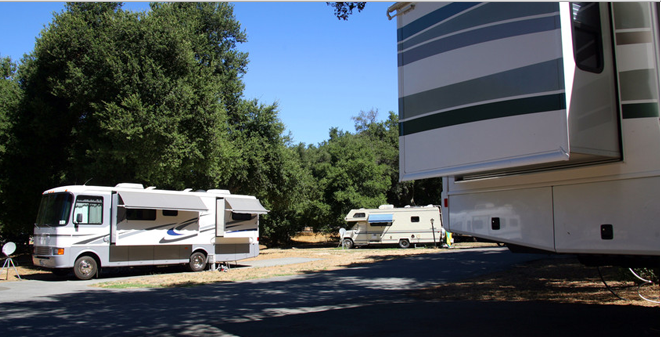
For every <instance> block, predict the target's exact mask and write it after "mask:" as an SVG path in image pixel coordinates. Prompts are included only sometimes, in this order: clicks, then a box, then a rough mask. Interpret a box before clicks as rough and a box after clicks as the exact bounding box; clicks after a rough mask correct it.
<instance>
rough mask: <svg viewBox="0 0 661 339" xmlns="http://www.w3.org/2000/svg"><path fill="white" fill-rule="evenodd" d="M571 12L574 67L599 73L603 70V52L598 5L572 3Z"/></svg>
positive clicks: (594, 3)
mask: <svg viewBox="0 0 661 339" xmlns="http://www.w3.org/2000/svg"><path fill="white" fill-rule="evenodd" d="M571 10H572V22H573V25H572V26H573V40H574V59H575V61H576V66H577V67H578V68H579V69H582V70H584V71H586V72H593V73H601V72H602V71H603V70H604V51H603V45H602V43H601V18H600V13H599V3H597V2H574V3H572V4H571Z"/></svg>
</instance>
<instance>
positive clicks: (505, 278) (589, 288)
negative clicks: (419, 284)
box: [0, 234, 660, 307]
mask: <svg viewBox="0 0 661 339" xmlns="http://www.w3.org/2000/svg"><path fill="white" fill-rule="evenodd" d="M294 240H295V241H296V244H297V245H296V246H295V247H293V248H291V249H277V248H264V249H262V250H261V251H260V255H259V257H257V258H253V259H247V260H242V261H240V262H239V264H241V265H240V266H243V267H241V268H231V269H230V270H229V271H226V272H218V271H214V272H199V273H187V272H185V273H184V271H185V269H184V268H182V267H181V266H179V267H174V268H163V269H154V270H152V271H150V270H146V271H145V269H142V270H143V271H139V272H138V273H136V272H132V273H129V274H128V278H123V279H120V280H116V281H112V282H103V283H99V284H97V285H96V286H98V287H106V288H167V287H186V286H194V285H200V284H210V283H223V282H232V281H243V280H251V279H261V278H268V277H274V276H284V275H296V274H306V273H312V272H322V271H327V270H334V269H340V268H345V267H351V266H356V265H364V264H368V263H373V262H376V261H382V260H392V259H395V258H399V257H405V256H414V255H420V254H426V253H437V252H440V251H448V250H457V249H460V248H466V247H482V246H494V244H492V243H470V242H469V243H457V244H456V246H455V248H454V249H442V248H410V249H405V250H403V249H399V248H366V249H360V248H359V249H351V250H342V249H340V248H338V247H337V243H336V242H330V241H331V240H332V239H330V238H328V237H326V236H323V235H314V234H302V235H300V236H298V237H296V238H295V239H294ZM286 257H296V258H311V259H317V260H314V261H309V262H305V263H299V264H290V265H282V266H273V267H249V265H250V262H251V261H253V260H265V259H277V258H286ZM14 260H15V262H16V264H17V268H18V271H19V274H21V276H22V277H23V279H30V280H57V279H58V278H56V277H54V276H53V275H52V273H50V272H49V271H46V270H41V269H39V268H36V267H33V266H31V264H30V262H29V257H27V259H26V258H24V257H21V258H18V260H17V259H14ZM139 270H140V269H139ZM602 272H603V274H604V276H605V279H606V280H607V283H608V285H609V286H611V288H612V289H613V290H614V291H615V292H616V293H617V294H618V295H620V296H621V297H623V298H625V299H627V300H620V299H618V298H617V297H615V296H614V295H613V294H611V293H610V292H609V291H608V290H607V289H606V288H605V287H604V284H603V283H602V282H601V279H600V278H599V273H598V271H597V268H594V267H586V266H584V265H582V264H580V263H579V262H578V261H577V260H576V259H573V258H565V259H560V258H555V259H548V260H540V261H536V262H530V263H526V264H524V265H521V266H518V267H515V268H513V269H511V270H509V271H505V272H497V273H493V274H489V275H485V276H481V277H477V278H473V279H469V280H464V281H461V282H456V283H449V284H443V285H439V286H436V287H433V288H428V289H424V290H421V291H416V292H414V293H411V295H412V296H414V297H417V298H422V299H445V300H494V301H505V300H507V301H513V300H514V301H551V302H560V303H583V304H615V305H639V306H646V307H658V304H655V303H651V302H647V301H644V300H642V299H640V297H639V296H638V288H637V285H636V284H635V283H633V282H631V281H627V280H625V279H623V278H622V275H621V270H619V269H617V268H612V267H606V268H602ZM136 274H146V275H141V276H136ZM131 275H132V276H134V277H133V278H131ZM8 276H9V279H8V280H9V281H12V280H18V279H17V277H16V276H15V273H14V271H13V269H11V270H10V271H9V274H8ZM120 276H122V275H121V274H120ZM123 276H127V274H123ZM5 277H6V274H5V271H3V272H2V274H1V275H0V284H1V283H2V282H4V281H7V280H6V279H5ZM70 278H71V277H70ZM659 293H660V292H659V285H658V284H656V285H653V286H650V285H647V286H644V287H643V288H642V289H641V294H642V295H643V296H646V297H647V298H648V299H655V300H658V298H659Z"/></svg>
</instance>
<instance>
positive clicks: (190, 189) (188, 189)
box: [184, 188, 193, 192]
mask: <svg viewBox="0 0 661 339" xmlns="http://www.w3.org/2000/svg"><path fill="white" fill-rule="evenodd" d="M192 190H193V189H192V188H187V189H185V190H184V192H190V191H192Z"/></svg>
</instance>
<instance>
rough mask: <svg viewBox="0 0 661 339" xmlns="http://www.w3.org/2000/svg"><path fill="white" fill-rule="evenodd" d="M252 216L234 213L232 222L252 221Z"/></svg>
mask: <svg viewBox="0 0 661 339" xmlns="http://www.w3.org/2000/svg"><path fill="white" fill-rule="evenodd" d="M250 219H252V215H251V214H250V213H234V212H232V220H250Z"/></svg>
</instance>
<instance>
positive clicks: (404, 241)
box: [399, 239, 411, 248]
mask: <svg viewBox="0 0 661 339" xmlns="http://www.w3.org/2000/svg"><path fill="white" fill-rule="evenodd" d="M409 246H411V242H410V241H409V240H408V239H399V247H401V248H409Z"/></svg>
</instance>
